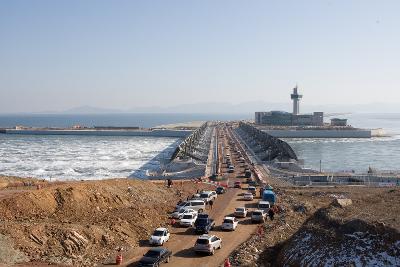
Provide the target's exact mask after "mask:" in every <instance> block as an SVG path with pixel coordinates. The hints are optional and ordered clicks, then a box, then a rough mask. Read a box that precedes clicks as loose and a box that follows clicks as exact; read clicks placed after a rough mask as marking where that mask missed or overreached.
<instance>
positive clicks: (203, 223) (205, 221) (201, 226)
mask: <svg viewBox="0 0 400 267" xmlns="http://www.w3.org/2000/svg"><path fill="white" fill-rule="evenodd" d="M194 225H195V227H196V229H195V230H196V233H205V234H208V232H209V231H211V230H212V229H213V228H214V226H215V221H214V220H213V219H211V218H200V219H198V220H196V222H195V224H194Z"/></svg>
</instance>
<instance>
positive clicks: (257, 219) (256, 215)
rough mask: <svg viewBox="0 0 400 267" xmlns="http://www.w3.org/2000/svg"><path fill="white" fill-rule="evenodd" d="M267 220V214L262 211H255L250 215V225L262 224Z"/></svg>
mask: <svg viewBox="0 0 400 267" xmlns="http://www.w3.org/2000/svg"><path fill="white" fill-rule="evenodd" d="M266 218H267V213H265V211H263V210H255V211H253V212H252V213H251V222H252V223H263V222H265V219H266Z"/></svg>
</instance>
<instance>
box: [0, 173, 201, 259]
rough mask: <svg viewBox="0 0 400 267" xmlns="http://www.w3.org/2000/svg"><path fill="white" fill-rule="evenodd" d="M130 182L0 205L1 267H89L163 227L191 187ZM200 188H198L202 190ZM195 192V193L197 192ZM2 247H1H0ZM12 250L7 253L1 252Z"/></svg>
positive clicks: (94, 184) (16, 197) (22, 196)
mask: <svg viewBox="0 0 400 267" xmlns="http://www.w3.org/2000/svg"><path fill="white" fill-rule="evenodd" d="M179 184H180V186H179V185H176V186H174V187H173V188H167V187H166V186H165V185H164V184H163V183H157V182H148V181H140V180H133V179H115V180H104V181H88V182H69V183H65V184H60V185H55V186H48V187H45V188H43V189H40V190H36V189H35V190H26V191H23V192H21V193H18V194H13V195H11V196H10V197H5V198H2V199H0V255H2V253H3V255H7V257H1V259H0V263H3V264H12V263H16V262H24V261H26V260H28V261H35V262H46V263H55V264H65V265H74V266H77V265H79V266H82V265H87V266H93V265H95V264H96V263H99V262H102V261H103V260H104V259H106V258H108V257H109V256H110V255H114V253H115V251H116V249H118V248H123V249H129V248H132V247H135V246H138V245H139V242H140V241H141V240H145V239H148V236H149V234H150V232H151V231H153V230H154V228H156V227H160V226H166V225H167V224H168V222H169V220H168V215H167V214H168V212H169V211H171V210H172V209H173V207H174V204H175V203H176V202H177V200H179V199H180V198H184V197H186V196H187V195H190V194H193V193H194V191H196V188H195V187H194V186H193V183H190V182H187V183H179ZM200 187H202V185H200ZM197 188H199V187H197ZM2 242H3V243H2ZM10 246H11V248H12V249H11V251H5V250H6V249H9V248H10Z"/></svg>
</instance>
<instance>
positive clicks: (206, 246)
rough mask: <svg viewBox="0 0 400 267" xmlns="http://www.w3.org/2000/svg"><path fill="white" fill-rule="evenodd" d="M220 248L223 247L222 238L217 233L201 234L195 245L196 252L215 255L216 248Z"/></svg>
mask: <svg viewBox="0 0 400 267" xmlns="http://www.w3.org/2000/svg"><path fill="white" fill-rule="evenodd" d="M220 248H222V240H221V238H219V237H217V236H215V235H201V236H199V237H198V238H197V240H196V243H195V244H194V247H193V249H194V251H195V252H196V253H201V252H205V253H208V254H209V255H214V253H215V250H216V249H220Z"/></svg>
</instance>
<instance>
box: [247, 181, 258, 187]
mask: <svg viewBox="0 0 400 267" xmlns="http://www.w3.org/2000/svg"><path fill="white" fill-rule="evenodd" d="M249 185H250V186H254V187H257V186H258V183H257V182H256V181H253V180H251V181H250V182H249Z"/></svg>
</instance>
